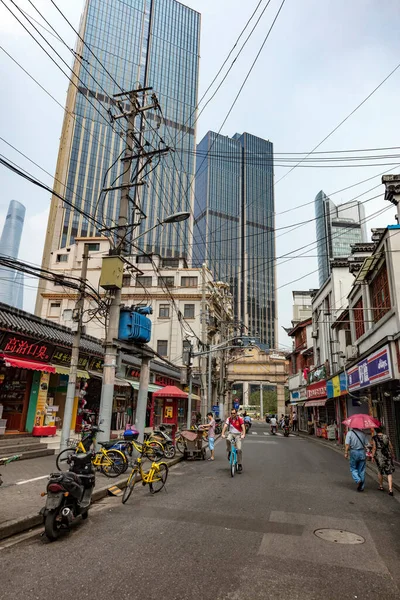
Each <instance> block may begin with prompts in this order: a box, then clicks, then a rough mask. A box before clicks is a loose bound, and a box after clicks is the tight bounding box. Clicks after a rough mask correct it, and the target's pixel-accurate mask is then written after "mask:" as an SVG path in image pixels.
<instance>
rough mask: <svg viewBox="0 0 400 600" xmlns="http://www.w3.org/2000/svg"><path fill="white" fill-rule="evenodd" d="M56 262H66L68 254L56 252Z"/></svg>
mask: <svg viewBox="0 0 400 600" xmlns="http://www.w3.org/2000/svg"><path fill="white" fill-rule="evenodd" d="M57 262H68V254H57Z"/></svg>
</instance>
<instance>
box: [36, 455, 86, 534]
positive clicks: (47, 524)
mask: <svg viewBox="0 0 400 600" xmlns="http://www.w3.org/2000/svg"><path fill="white" fill-rule="evenodd" d="M70 464H71V466H70V470H69V471H67V472H61V473H52V474H51V475H50V477H49V483H48V484H47V491H46V493H43V495H44V496H47V498H46V506H44V507H43V508H42V509H41V511H40V514H41V515H42V516H43V521H44V531H45V534H46V536H47V537H48V539H49V540H50V541H54V540H56V539H57V538H58V536H59V535H60V531H61V530H62V529H69V526H70V525H71V523H72V522H73V521H74V520H75V519H76V518H77V517H78V516H79V515H80V516H81V517H82V519H87V517H88V511H89V507H90V501H91V498H92V492H93V488H94V485H95V474H94V470H93V467H92V454H91V453H87V454H74V455H72V456H71V457H70Z"/></svg>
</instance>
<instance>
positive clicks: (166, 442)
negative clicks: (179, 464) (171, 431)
mask: <svg viewBox="0 0 400 600" xmlns="http://www.w3.org/2000/svg"><path fill="white" fill-rule="evenodd" d="M151 439H154V440H157V441H158V442H161V444H162V445H163V446H164V457H165V458H174V456H175V454H176V450H175V446H174V442H173V441H172V438H170V437H169V435H168V434H167V430H166V429H165V427H164V426H163V425H160V426H159V428H158V429H155V430H154V433H153V435H152V436H151Z"/></svg>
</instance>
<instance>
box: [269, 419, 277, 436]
mask: <svg viewBox="0 0 400 600" xmlns="http://www.w3.org/2000/svg"><path fill="white" fill-rule="evenodd" d="M269 423H270V425H271V433H276V428H277V426H278V422H277V420H276V417H275V416H274V417H271V418H270V420H269Z"/></svg>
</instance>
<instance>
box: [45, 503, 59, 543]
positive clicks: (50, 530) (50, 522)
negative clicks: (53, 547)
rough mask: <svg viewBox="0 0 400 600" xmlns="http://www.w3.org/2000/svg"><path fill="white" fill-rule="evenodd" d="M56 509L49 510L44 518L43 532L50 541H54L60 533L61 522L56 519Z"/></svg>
mask: <svg viewBox="0 0 400 600" xmlns="http://www.w3.org/2000/svg"><path fill="white" fill-rule="evenodd" d="M57 517H58V510H51V511H50V512H48V513H47V515H46V518H45V520H44V532H45V534H46V537H47V538H48V539H49V540H50V542H54V541H55V540H56V539H57V538H58V536H59V535H60V530H61V522H60V521H57Z"/></svg>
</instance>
